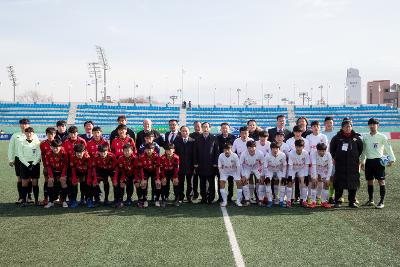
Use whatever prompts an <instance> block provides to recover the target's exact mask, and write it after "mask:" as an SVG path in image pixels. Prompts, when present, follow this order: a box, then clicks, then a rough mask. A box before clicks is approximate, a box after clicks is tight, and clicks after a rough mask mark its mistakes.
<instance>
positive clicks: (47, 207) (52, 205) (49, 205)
mask: <svg viewBox="0 0 400 267" xmlns="http://www.w3.org/2000/svg"><path fill="white" fill-rule="evenodd" d="M51 207H54V203H53V202H49V203H47V205H46V206H44V208H45V209H50V208H51Z"/></svg>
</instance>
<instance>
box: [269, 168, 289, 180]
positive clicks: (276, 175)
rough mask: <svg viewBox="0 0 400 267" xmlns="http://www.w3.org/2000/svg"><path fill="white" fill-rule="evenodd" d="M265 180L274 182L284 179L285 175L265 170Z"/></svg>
mask: <svg viewBox="0 0 400 267" xmlns="http://www.w3.org/2000/svg"><path fill="white" fill-rule="evenodd" d="M265 178H270V179H274V180H281V179H282V178H286V175H285V174H284V173H283V172H281V171H279V172H271V171H268V170H266V171H265Z"/></svg>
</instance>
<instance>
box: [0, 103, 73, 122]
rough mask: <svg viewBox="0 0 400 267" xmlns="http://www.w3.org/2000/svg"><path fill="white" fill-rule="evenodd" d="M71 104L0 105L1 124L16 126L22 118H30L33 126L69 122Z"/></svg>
mask: <svg viewBox="0 0 400 267" xmlns="http://www.w3.org/2000/svg"><path fill="white" fill-rule="evenodd" d="M69 107H70V105H69V104H36V103H35V104H21V103H0V124H2V125H16V124H18V123H19V120H20V119H21V118H29V119H30V121H31V124H32V125H54V123H55V122H56V121H58V120H67V118H68V110H69Z"/></svg>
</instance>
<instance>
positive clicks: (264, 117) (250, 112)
mask: <svg viewBox="0 0 400 267" xmlns="http://www.w3.org/2000/svg"><path fill="white" fill-rule="evenodd" d="M280 114H284V115H285V116H286V117H287V116H288V110H287V108H286V107H193V108H191V109H188V110H187V113H186V121H187V124H188V125H191V124H193V122H195V121H208V122H209V123H211V124H212V125H214V126H219V124H221V123H222V122H228V123H229V124H230V125H231V126H232V127H234V128H239V127H240V126H243V125H246V123H247V121H248V120H250V119H254V120H256V121H257V124H258V125H259V126H261V127H263V128H265V127H275V125H276V116H278V115H280Z"/></svg>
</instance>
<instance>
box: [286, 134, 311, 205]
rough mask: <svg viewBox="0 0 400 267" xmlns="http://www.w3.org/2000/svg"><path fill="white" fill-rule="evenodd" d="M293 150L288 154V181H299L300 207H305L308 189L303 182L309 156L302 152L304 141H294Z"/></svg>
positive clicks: (306, 172)
mask: <svg viewBox="0 0 400 267" xmlns="http://www.w3.org/2000/svg"><path fill="white" fill-rule="evenodd" d="M294 145H295V148H296V149H295V150H292V151H290V153H289V161H288V163H289V173H288V179H291V180H293V179H295V178H296V177H297V178H298V179H299V185H300V205H303V206H304V207H307V201H306V200H307V192H308V188H307V186H306V183H307V182H308V181H305V177H307V176H308V169H309V166H310V156H309V154H308V152H307V151H305V150H304V141H303V140H301V139H300V140H296V141H295V142H294Z"/></svg>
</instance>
